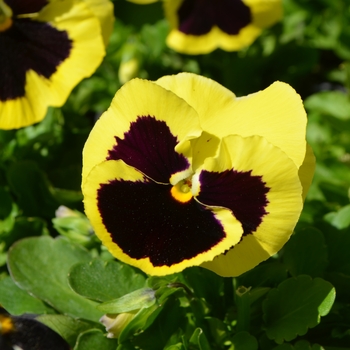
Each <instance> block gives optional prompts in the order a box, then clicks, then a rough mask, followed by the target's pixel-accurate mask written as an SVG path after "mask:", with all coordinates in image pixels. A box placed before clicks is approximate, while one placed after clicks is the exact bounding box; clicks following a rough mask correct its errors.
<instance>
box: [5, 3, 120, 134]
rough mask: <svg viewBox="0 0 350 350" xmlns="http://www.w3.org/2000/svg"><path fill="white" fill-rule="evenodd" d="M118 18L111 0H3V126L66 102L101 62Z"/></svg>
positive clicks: (16, 124)
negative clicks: (114, 19) (114, 14)
mask: <svg viewBox="0 0 350 350" xmlns="http://www.w3.org/2000/svg"><path fill="white" fill-rule="evenodd" d="M113 18H114V17H113V5H112V3H111V2H110V1H109V0H101V1H99V2H97V0H84V1H78V0H51V1H47V0H36V1H20V0H0V52H1V56H0V129H15V128H20V127H23V126H27V125H31V124H34V123H36V122H39V121H40V120H42V119H43V118H44V116H45V114H46V111H47V108H48V106H54V107H57V106H62V105H63V104H64V102H65V101H66V99H67V98H68V96H69V94H70V92H71V90H72V89H73V88H74V87H75V86H76V85H77V84H78V83H79V82H80V81H81V80H82V79H83V78H85V77H88V76H90V75H91V74H92V73H94V71H95V70H96V68H97V67H98V66H99V65H100V63H101V61H102V59H103V57H104V55H105V44H106V43H107V41H108V36H109V35H110V33H111V31H112V25H113ZM101 27H102V28H101Z"/></svg>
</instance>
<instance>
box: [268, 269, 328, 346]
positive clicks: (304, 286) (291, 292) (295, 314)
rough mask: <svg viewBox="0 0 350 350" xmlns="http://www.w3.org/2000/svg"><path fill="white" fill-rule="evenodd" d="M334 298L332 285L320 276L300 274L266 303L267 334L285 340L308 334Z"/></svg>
mask: <svg viewBox="0 0 350 350" xmlns="http://www.w3.org/2000/svg"><path fill="white" fill-rule="evenodd" d="M334 299H335V290H334V288H333V286H332V285H331V284H330V283H329V282H327V281H324V280H323V279H321V278H315V279H314V280H312V279H311V278H310V277H309V276H305V275H300V276H298V277H297V278H289V279H287V280H285V281H284V282H282V283H281V284H280V285H279V286H278V287H277V288H274V289H272V290H271V291H270V292H269V293H268V295H267V298H266V299H265V301H264V303H263V311H264V321H265V326H266V332H267V336H268V337H269V338H270V339H274V340H275V341H276V342H277V343H282V342H283V341H284V340H286V341H289V340H292V339H295V338H296V336H297V335H304V334H306V332H307V330H308V328H312V327H315V326H316V325H317V324H318V323H319V322H320V317H321V316H325V315H327V314H328V312H329V311H330V309H331V307H332V305H333V302H334Z"/></svg>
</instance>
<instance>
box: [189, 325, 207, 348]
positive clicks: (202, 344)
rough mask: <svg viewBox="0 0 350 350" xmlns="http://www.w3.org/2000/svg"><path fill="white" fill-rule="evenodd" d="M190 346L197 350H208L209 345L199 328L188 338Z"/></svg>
mask: <svg viewBox="0 0 350 350" xmlns="http://www.w3.org/2000/svg"><path fill="white" fill-rule="evenodd" d="M190 344H192V345H194V346H196V347H197V348H198V349H199V350H210V349H211V347H210V344H209V342H208V340H207V337H206V336H205V334H204V332H203V330H202V329H201V328H196V329H195V331H194V332H193V334H192V336H191V338H190Z"/></svg>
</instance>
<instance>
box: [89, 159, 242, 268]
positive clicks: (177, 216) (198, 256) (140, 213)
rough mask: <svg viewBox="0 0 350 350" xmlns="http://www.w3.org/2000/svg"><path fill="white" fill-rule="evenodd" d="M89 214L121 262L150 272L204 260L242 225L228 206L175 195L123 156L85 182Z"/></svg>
mask: <svg viewBox="0 0 350 350" xmlns="http://www.w3.org/2000/svg"><path fill="white" fill-rule="evenodd" d="M83 194H84V204H85V211H86V215H87V216H88V218H89V219H90V221H91V223H92V225H93V227H94V229H95V232H96V234H97V236H98V237H99V238H100V239H101V241H102V242H103V244H104V245H105V246H106V247H107V248H108V250H109V251H110V252H111V253H112V254H113V255H114V256H115V257H116V258H118V259H120V260H121V261H123V262H125V263H127V264H130V265H133V266H136V267H139V268H140V269H142V270H143V271H144V272H146V273H148V274H152V275H166V274H171V273H175V272H179V271H181V270H183V269H184V268H186V267H189V266H193V265H200V264H201V263H203V262H205V261H208V260H212V259H213V258H214V257H215V256H217V255H219V254H221V253H223V252H224V251H226V250H228V249H229V248H230V247H231V246H232V245H234V244H236V243H237V242H238V241H239V240H240V238H241V235H242V228H241V224H240V223H239V222H238V221H237V220H236V219H235V218H234V217H233V216H232V214H231V212H230V211H229V210H227V209H222V208H214V209H212V210H208V209H207V208H206V207H205V206H202V205H201V204H200V203H197V202H196V201H195V200H193V199H192V200H189V201H186V202H184V203H181V202H179V201H177V200H176V199H175V198H173V197H172V194H171V185H161V184H157V183H155V182H153V181H150V180H149V179H147V178H146V177H145V176H144V175H143V174H142V173H140V172H138V171H137V170H135V169H134V168H132V167H130V166H128V165H126V164H125V163H124V162H123V161H120V160H119V161H113V160H111V161H106V162H103V163H101V164H99V165H97V166H96V167H95V168H93V169H92V171H91V172H90V174H89V176H88V177H87V179H86V181H85V182H84V184H83Z"/></svg>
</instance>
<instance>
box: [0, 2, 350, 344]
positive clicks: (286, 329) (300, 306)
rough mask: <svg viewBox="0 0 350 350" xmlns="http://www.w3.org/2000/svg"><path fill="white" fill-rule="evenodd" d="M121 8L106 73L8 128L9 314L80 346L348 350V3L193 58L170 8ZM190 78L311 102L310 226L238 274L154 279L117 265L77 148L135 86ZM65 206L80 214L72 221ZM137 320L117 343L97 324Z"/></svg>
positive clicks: (0, 222)
mask: <svg viewBox="0 0 350 350" xmlns="http://www.w3.org/2000/svg"><path fill="white" fill-rule="evenodd" d="M114 4H115V14H116V18H117V19H116V23H115V27H114V32H113V35H112V37H111V39H110V43H109V46H108V48H107V55H106V57H105V59H104V61H103V63H102V64H101V66H100V68H99V69H98V70H97V72H96V73H95V74H94V75H93V76H92V77H91V78H89V79H86V80H84V81H83V82H81V83H80V84H79V85H78V86H77V87H76V88H75V89H74V90H73V92H72V94H71V95H70V97H69V99H68V101H67V103H66V104H65V105H64V106H63V107H62V108H61V109H57V108H50V109H49V111H48V113H47V116H46V118H45V119H44V120H43V121H42V122H41V123H39V124H37V125H33V126H30V127H27V128H23V129H20V130H12V131H0V304H1V306H2V307H4V308H5V309H6V310H7V311H8V312H10V313H11V314H13V315H21V314H24V313H30V314H36V315H37V316H36V318H37V319H38V320H39V321H41V322H43V323H45V324H46V325H48V326H49V327H50V328H52V329H54V330H55V331H56V332H58V333H59V334H61V335H62V336H63V338H65V339H66V340H67V341H68V343H69V344H70V346H71V348H72V349H74V350H89V349H106V350H109V349H111V350H112V349H113V350H114V349H117V350H134V349H143V350H158V349H159V350H161V349H166V350H198V349H203V350H207V349H213V350H215V349H218V350H219V349H220V350H221V349H226V350H241V349H242V350H255V349H261V350H271V349H272V350H293V349H295V350H321V349H326V350H343V349H348V348H349V344H350V308H349V305H350V299H349V290H350V258H349V251H350V202H349V201H350V95H349V88H350V26H349V25H348V24H349V23H350V5H349V4H348V2H347V1H343V0H315V1H306V0H284V2H283V6H284V18H283V20H282V22H281V23H279V24H277V25H275V26H274V27H272V28H270V29H267V30H265V31H264V33H263V34H262V35H261V36H260V37H259V38H258V39H257V40H256V41H255V42H254V43H253V45H251V46H250V47H248V48H246V49H244V50H242V51H240V52H224V51H221V50H216V51H214V52H212V53H210V54H207V55H197V56H187V55H182V54H178V53H176V52H174V51H172V50H170V49H169V48H167V46H166V43H165V38H166V36H167V32H168V29H169V25H168V23H167V22H166V20H165V19H164V16H163V8H162V4H161V2H155V3H153V4H150V5H144V6H141V5H136V4H133V3H131V2H127V1H125V0H115V1H114ZM130 61H132V62H133V66H131V67H132V69H130V68H128V69H129V70H127V67H128V66H127V64H128V63H130ZM181 71H188V72H194V73H199V74H202V75H205V76H208V77H210V78H213V79H214V80H216V81H218V82H219V83H221V84H223V85H224V86H226V87H227V88H229V89H231V90H232V91H234V92H235V94H236V95H237V96H242V95H246V94H248V93H253V92H256V91H258V90H261V89H264V88H266V87H267V86H268V85H269V84H270V83H272V82H273V81H275V80H281V81H285V82H288V83H290V84H291V85H292V86H293V87H294V88H295V89H296V90H297V91H298V93H300V95H301V97H302V98H303V100H304V101H305V108H306V110H307V113H308V130H307V139H308V141H309V143H310V144H311V146H312V148H313V150H314V153H315V155H316V159H317V168H316V173H315V177H314V181H313V184H312V186H311V188H310V191H309V194H308V197H307V200H306V202H305V205H304V210H303V213H302V215H301V218H300V221H299V223H298V225H297V227H296V230H295V232H294V234H293V235H292V237H291V239H290V241H289V242H288V243H287V244H286V245H285V247H284V248H283V249H282V250H281V251H280V252H279V253H278V254H277V255H276V256H274V257H272V258H270V259H269V260H268V261H266V262H264V263H262V264H260V265H259V266H257V267H256V268H254V269H253V270H251V271H248V272H246V273H245V274H243V275H242V276H239V277H237V278H234V279H232V278H221V277H219V276H217V275H216V274H214V273H212V272H210V271H207V270H205V269H202V268H188V269H186V270H184V271H183V272H181V273H178V274H175V275H172V276H167V277H148V276H145V275H144V274H143V273H141V272H139V271H138V270H137V269H135V268H133V267H130V266H127V265H125V264H123V263H121V262H119V261H115V260H113V258H112V257H111V256H110V254H109V253H107V252H106V250H104V249H103V248H102V247H101V245H100V242H99V240H98V239H97V238H96V237H95V235H94V233H93V231H92V228H91V226H90V224H89V222H88V220H87V219H86V217H85V216H84V214H83V205H82V195H81V191H80V184H81V152H82V148H83V145H84V143H85V141H86V139H87V136H88V134H89V132H90V130H91V128H92V126H93V125H94V123H95V121H96V120H97V118H98V117H99V116H100V114H101V113H102V112H103V111H104V110H106V109H107V108H108V107H109V104H110V102H111V100H112V98H113V96H114V94H115V92H116V91H117V90H118V89H119V88H120V87H121V86H122V83H123V82H124V81H125V79H126V80H127V79H129V78H131V77H134V76H138V77H141V78H147V79H158V78H159V77H161V76H163V75H165V74H176V73H178V72H181ZM62 206H66V207H68V208H70V209H68V210H67V213H68V214H67V213H66V214H65V215H63V216H62V213H61V212H60V210H58V209H59V208H62ZM69 210H71V211H69ZM57 236H58V237H57ZM6 262H7V266H6ZM335 291H336V293H335ZM102 310H103V311H102ZM129 311H130V313H132V315H133V316H132V319H131V320H130V322H129V323H128V324H126V325H125V326H124V328H123V329H122V331H121V333H120V335H119V338H118V339H111V338H107V337H106V333H107V331H106V330H105V328H104V327H103V326H102V324H101V323H100V322H99V319H100V317H101V316H102V315H103V314H104V313H106V314H108V315H109V316H111V318H113V317H117V315H116V314H115V313H120V312H121V313H123V312H129Z"/></svg>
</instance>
